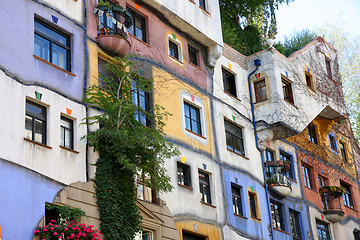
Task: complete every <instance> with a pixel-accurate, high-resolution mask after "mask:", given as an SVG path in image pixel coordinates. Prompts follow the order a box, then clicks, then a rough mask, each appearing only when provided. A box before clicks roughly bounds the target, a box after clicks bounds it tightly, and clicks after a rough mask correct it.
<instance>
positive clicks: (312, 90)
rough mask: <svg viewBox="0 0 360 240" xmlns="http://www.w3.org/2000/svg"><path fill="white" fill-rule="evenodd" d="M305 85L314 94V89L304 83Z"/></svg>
mask: <svg viewBox="0 0 360 240" xmlns="http://www.w3.org/2000/svg"><path fill="white" fill-rule="evenodd" d="M306 87H307V88H308V89H309V90H310V91H311V92H313V93H315V94H316V90H315V89H314V88H313V87H310V86H309V85H307V84H306Z"/></svg>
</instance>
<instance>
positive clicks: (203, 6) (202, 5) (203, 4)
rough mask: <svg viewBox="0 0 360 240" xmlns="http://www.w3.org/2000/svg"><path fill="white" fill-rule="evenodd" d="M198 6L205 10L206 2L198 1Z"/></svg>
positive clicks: (204, 0) (203, 0)
mask: <svg viewBox="0 0 360 240" xmlns="http://www.w3.org/2000/svg"><path fill="white" fill-rule="evenodd" d="M199 6H200V7H201V8H203V9H204V10H207V8H206V0H199Z"/></svg>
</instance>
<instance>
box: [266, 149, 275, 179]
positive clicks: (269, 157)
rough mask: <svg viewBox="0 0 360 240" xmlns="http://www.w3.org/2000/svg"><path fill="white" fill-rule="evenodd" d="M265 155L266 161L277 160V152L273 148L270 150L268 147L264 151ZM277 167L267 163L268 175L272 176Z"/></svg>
mask: <svg viewBox="0 0 360 240" xmlns="http://www.w3.org/2000/svg"><path fill="white" fill-rule="evenodd" d="M264 155H265V163H266V162H275V152H274V151H273V150H270V149H268V148H266V149H265V151H264ZM275 173H276V171H275V167H273V166H268V165H266V177H267V178H271V176H272V175H273V174H275Z"/></svg>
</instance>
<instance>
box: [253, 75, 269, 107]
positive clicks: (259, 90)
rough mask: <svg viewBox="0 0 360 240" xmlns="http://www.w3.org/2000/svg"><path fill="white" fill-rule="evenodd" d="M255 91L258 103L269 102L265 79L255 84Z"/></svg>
mask: <svg viewBox="0 0 360 240" xmlns="http://www.w3.org/2000/svg"><path fill="white" fill-rule="evenodd" d="M254 90H255V99H256V102H263V101H266V100H267V94H266V83H265V79H263V80H260V81H257V82H254Z"/></svg>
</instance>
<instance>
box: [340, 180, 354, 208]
mask: <svg viewBox="0 0 360 240" xmlns="http://www.w3.org/2000/svg"><path fill="white" fill-rule="evenodd" d="M341 187H342V188H343V189H344V190H345V192H344V194H343V201H344V206H347V207H349V208H354V204H353V199H352V195H351V190H350V186H349V185H346V184H343V183H341Z"/></svg>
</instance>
